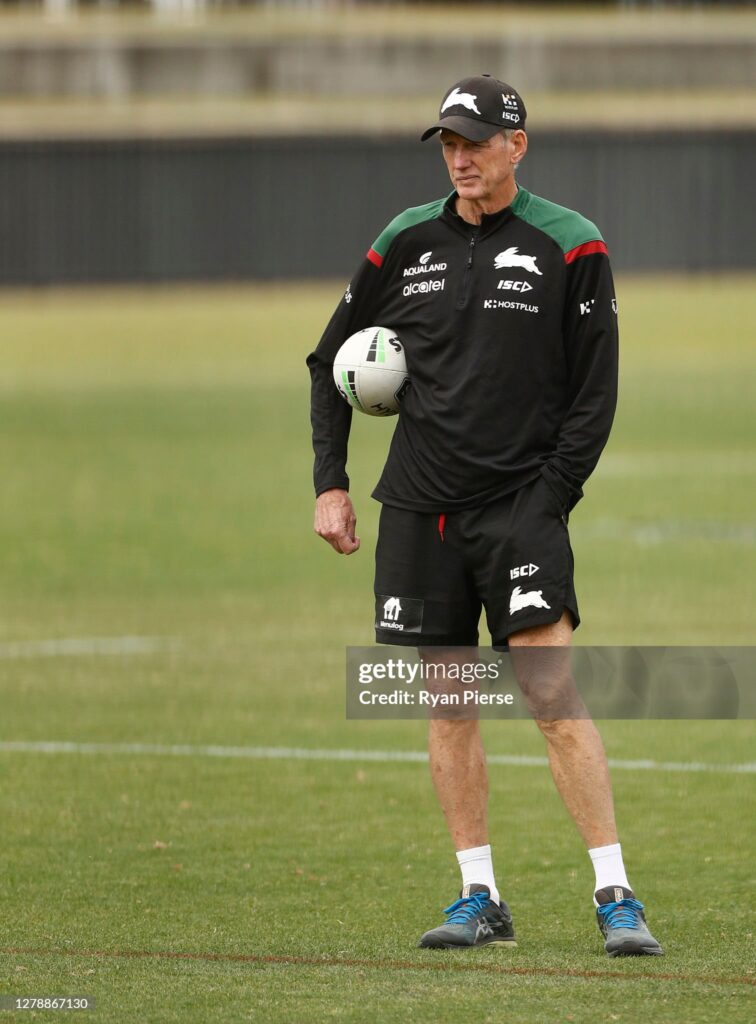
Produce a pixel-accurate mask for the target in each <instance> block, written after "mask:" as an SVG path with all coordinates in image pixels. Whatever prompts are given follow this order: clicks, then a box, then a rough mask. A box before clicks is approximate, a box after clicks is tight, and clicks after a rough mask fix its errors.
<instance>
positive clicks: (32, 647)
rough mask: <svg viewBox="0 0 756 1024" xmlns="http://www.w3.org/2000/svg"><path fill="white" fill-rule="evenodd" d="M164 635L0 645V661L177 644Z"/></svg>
mask: <svg viewBox="0 0 756 1024" xmlns="http://www.w3.org/2000/svg"><path fill="white" fill-rule="evenodd" d="M177 643H178V640H177V639H176V638H174V637H167V636H67V637H59V638H58V639H55V640H18V641H14V642H12V643H4V644H0V661H15V660H16V659H18V658H63V657H69V658H80V657H82V656H91V655H103V654H104V655H124V654H127V655H130V654H154V653H155V652H156V651H164V650H167V649H170V648H173V647H175V646H176V645H177Z"/></svg>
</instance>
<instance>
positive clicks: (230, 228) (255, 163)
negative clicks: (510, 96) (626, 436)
mask: <svg viewBox="0 0 756 1024" xmlns="http://www.w3.org/2000/svg"><path fill="white" fill-rule="evenodd" d="M755 17H756V12H754V9H753V8H752V5H749V4H745V3H743V4H741V5H722V4H718V3H714V2H710V3H704V2H701V3H695V4H692V5H682V4H660V3H632V2H614V3H588V4H584V5H582V6H578V7H573V6H571V5H568V4H564V3H552V4H530V3H489V4H483V5H474V4H454V3H449V4H426V3H419V2H418V3H360V2H353V3H336V2H325V0H323V2H316V0H310V2H305V0H292V2H288V3H287V2H279V3H271V2H260V3H231V2H211V0H152V2H147V0H145V2H143V3H132V4H121V3H118V2H117V0H101V2H86V3H84V2H82V3H76V2H74V0H46V2H44V3H42V2H38V3H32V2H18V3H9V2H5V3H4V4H3V5H2V12H1V16H0V283H2V284H25V283H34V284H51V283H63V282H87V281H99V282H110V281H146V282H152V281H169V280H215V281H223V280H270V279H278V280H285V279H292V278H294V279H302V278H315V277H328V276H339V277H341V276H344V275H349V274H350V273H351V271H352V268H353V267H354V264H355V261H356V260H357V259H358V258H359V257H360V256H361V255H362V253H363V251H364V249H365V247H366V244H367V243H368V242H369V240H370V239H372V238H373V237H374V236H375V235H376V234H377V233H378V231H379V230H380V229H381V227H382V226H383V225H384V223H385V222H386V221H387V220H388V219H389V218H390V217H392V216H393V215H394V213H395V212H396V211H397V210H398V209H403V208H404V207H406V206H410V205H413V204H416V203H419V202H425V201H427V200H428V197H429V196H435V195H438V194H442V193H443V191H444V190H445V188H446V185H447V181H446V178H445V174H444V172H443V168H442V166H441V161H440V160H439V159H438V153H437V151H436V149H435V147H434V145H429V146H428V145H426V146H422V145H420V144H419V143H418V134H419V132H420V130H421V129H422V128H423V127H424V126H425V125H426V124H427V123H428V122H429V119H430V118H433V117H435V113H436V110H437V107H438V104H439V101H440V97H441V96H442V95H443V92H444V91H445V89H446V88H448V86H449V85H450V84H451V83H452V82H454V81H455V80H456V79H458V78H460V77H463V76H464V75H467V74H468V73H479V72H481V71H486V70H487V71H490V72H491V73H493V74H495V75H497V76H498V77H501V78H502V79H503V80H505V81H508V82H510V83H511V84H513V85H514V86H515V87H516V88H517V89H518V90H519V91H520V92H521V93H522V95H523V96H524V98H525V101H526V105H527V108H528V112H529V117H528V130H529V135H530V143H531V146H530V152H529V154H528V158H527V170H526V172H525V167H523V173H524V174H525V173H526V176H527V186H528V187H529V188H530V189H531V190H532V191H535V192H536V193H540V194H543V195H545V196H548V197H549V198H551V199H553V200H554V201H556V202H559V203H562V204H564V205H567V206H572V207H575V208H577V209H579V210H581V211H583V212H584V213H585V214H586V215H587V216H588V217H590V218H591V219H594V220H596V221H597V222H598V223H599V225H600V226H601V228H602V230H603V232H604V234H605V235H606V236H607V237H608V238H609V240H610V252H611V254H612V258H613V262H614V266H615V268H616V269H619V270H658V269H664V270H684V271H688V270H696V271H705V270H725V269H735V268H740V269H743V268H749V267H752V266H753V261H754V258H755V257H754V247H753V237H754V228H755V227H756V224H755V223H754V219H755V215H754V204H753V203H748V202H747V201H746V197H747V195H748V192H749V188H750V187H751V185H752V182H753V181H754V179H756V133H755V132H754V125H755V124H756V102H755V99H754V91H753V83H754V79H755V75H754V68H755V67H756V20H755Z"/></svg>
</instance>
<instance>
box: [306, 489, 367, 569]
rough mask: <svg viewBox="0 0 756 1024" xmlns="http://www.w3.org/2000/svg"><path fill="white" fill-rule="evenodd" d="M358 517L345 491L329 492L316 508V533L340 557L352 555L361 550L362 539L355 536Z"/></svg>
mask: <svg viewBox="0 0 756 1024" xmlns="http://www.w3.org/2000/svg"><path fill="white" fill-rule="evenodd" d="M356 526H357V517H356V516H355V514H354V508H353V507H352V502H351V501H350V500H349V496H348V494H347V493H346V492H345V491H336V490H334V491H327V492H325V493H324V494H322V495H321V496H320V497H319V498H318V501H317V503H316V506H315V533H317V535H318V536H319V537H322V538H323V540H325V541H327V543H328V544H330V545H331V547H332V548H333V550H334V551H336V552H338V553H339V554H340V555H351V554H353V553H354V552H355V551H357V550H359V547H360V539H359V537H356V536H355V528H356Z"/></svg>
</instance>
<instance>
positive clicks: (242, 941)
mask: <svg viewBox="0 0 756 1024" xmlns="http://www.w3.org/2000/svg"><path fill="white" fill-rule="evenodd" d="M753 284H754V281H753V279H752V278H747V277H742V278H736V277H731V276H730V277H727V278H721V279H704V278H700V279H692V280H681V279H674V278H670V279H667V280H662V281H658V280H657V281H652V280H649V279H644V278H625V279H621V280H620V281H619V286H618V295H619V300H620V317H621V329H622V342H623V357H622V398H621V404H620V410H619V413H618V419H617V423H616V427H615V431H614V433H613V436H612V439H611V442H610V445H609V447H608V449H607V452H606V454H605V456H604V458H603V460H602V462H601V464H600V467H599V469H598V470H597V472H596V474H595V477H594V479H593V480H592V481H591V482H590V483H589V484H588V486H587V488H586V499H585V501H584V502H583V503H582V504H581V505H580V506H578V509H577V510H576V511H575V513H574V514H573V517H572V519H571V523H570V528H571V534H572V539H573V547H574V549H575V555H576V562H577V567H578V572H577V581H576V582H577V588H578V595H579V597H580V601H581V611H582V615H583V621H584V624H583V626H582V627H581V629H580V632H579V633H578V634H577V639H578V640H579V641H580V642H583V643H597V644H603V643H606V644H609V643H644V642H645V643H655V644H696V643H717V644H750V643H752V642H753V609H754V607H756V584H755V583H754V581H755V580H756V522H754V508H755V507H756V412H754V410H755V409H756V351H755V350H754V346H753V325H754V321H755V320H756V294H755V292H754V287H753ZM340 288H341V285H339V284H334V285H332V286H330V287H326V286H322V287H314V286H305V285H299V286H291V287H280V288H265V289H263V288H248V289H235V290H231V289H212V290H210V289H202V288H185V289H166V290H155V291H151V292H145V291H137V290H124V291H118V290H112V291H97V292H89V291H84V290H83V291H70V292H57V291H50V292H40V293H31V292H30V293H6V294H5V295H2V296H0V317H2V323H3V339H4V341H3V358H2V360H1V361H0V464H1V465H2V467H3V485H2V489H1V490H0V546H1V549H2V551H3V558H2V560H0V604H1V611H2V614H0V709H1V713H0V829H1V834H2V842H0V896H1V897H2V898H1V899H0V994H5V993H14V994H18V995H35V994H36V995H43V994H58V995H61V994H64V995H76V994H86V995H90V996H94V997H96V999H97V1001H98V1008H97V1010H96V1012H95V1014H93V1018H92V1019H93V1020H98V1021H108V1022H110V1021H113V1022H119V1024H120V1022H124V1024H127V1022H132V1021H133V1022H136V1021H150V1022H174V1021H176V1022H179V1021H181V1022H187V1021H191V1022H195V1021H196V1022H204V1021H210V1020H212V1021H246V1020H253V1021H266V1022H274V1024H276V1022H289V1021H300V1020H309V1021H326V1020H336V1021H354V1022H358V1021H359V1022H362V1021H367V1020H369V1021H378V1022H381V1024H383V1022H394V1021H396V1022H399V1021H402V1022H404V1021H407V1020H412V1021H418V1022H426V1021H427V1022H431V1021H447V1020H448V1021H458V1020H468V1019H469V1020H476V1021H481V1022H484V1021H492V1022H494V1021H497V1022H498V1021H500V1020H502V1019H508V1020H511V1021H513V1022H516V1024H520V1022H523V1024H531V1022H538V1024H540V1022H544V1024H546V1022H553V1021H578V1022H580V1021H591V1022H593V1021H607V1022H610V1021H627V1022H632V1021H635V1020H637V1019H638V1015H639V1012H642V1013H643V1016H644V1017H645V1018H646V1019H649V1020H653V1021H655V1022H656V1021H661V1022H670V1024H672V1022H675V1024H678V1022H680V1021H691V1022H704V1021H715V1020H716V1021H719V1020H721V1019H726V1020H727V1021H728V1022H741V1021H742V1022H745V1021H750V1020H752V1019H753V1014H754V1007H753V999H752V996H753V988H752V983H753V981H754V977H755V975H754V973H753V966H752V965H753V948H752V947H753V943H752V932H751V929H752V916H751V913H750V908H751V907H752V899H753V890H752V888H750V886H751V885H752V873H753V871H752V865H753V856H752V851H753V841H754V827H753V778H754V776H753V774H752V772H747V771H732V770H731V768H732V766H737V765H743V764H751V763H752V762H753V761H754V760H756V759H755V758H754V728H753V724H752V723H750V722H613V723H606V725H605V726H604V727H603V729H602V731H603V733H604V736H605V740H606V743H607V748H608V752H609V755H610V757H611V758H613V759H645V758H650V759H654V760H656V761H658V762H679V763H682V764H689V765H690V767H691V769H692V770H688V771H679V770H678V771H672V770H669V769H667V768H665V767H664V766H663V765H661V766H660V767H658V768H656V769H651V770H643V771H640V770H637V771H633V770H630V769H628V768H617V769H616V771H615V773H614V786H615V792H616V798H617V803H618V817H619V823H620V830H621V835H622V839H623V844H624V848H625V853H626V860H627V863H628V869H629V873H630V879H631V882H633V884H634V885H635V887H636V888H637V889H638V891H639V893H640V895H641V897H642V898H643V899H644V900H645V901H646V902H647V904H648V906H649V915H650V922H651V925H652V930H653V931H654V932H655V933H657V934H658V936H659V938H660V939H661V940H662V941H663V943H664V945H665V947H666V949H667V955H666V957H664V958H660V959H658V960H657V959H653V960H652V959H648V960H640V961H616V960H609V959H607V958H606V957H605V956H604V954H603V950H602V948H601V943H600V937H599V934H598V931H597V930H596V928H595V924H594V921H593V915H592V907H591V903H590V894H591V883H592V873H591V871H590V863H589V861H588V858H587V856H586V855H585V852H584V851H583V850H582V849H581V845H580V842H579V839H578V837H577V834H576V833H575V832H574V829H573V827H572V825H571V823H570V822H569V820H568V818H567V816H566V813H565V812H564V810H563V809H562V807H561V805H560V803H559V801H558V798H557V797H556V795H555V792H554V790H553V786H552V784H551V781H550V778H549V776H548V772H547V770H546V769H545V768H544V767H541V766H539V765H530V766H526V765H524V764H511V765H509V766H507V765H503V764H499V765H492V768H491V794H492V832H493V836H492V841H493V843H494V852H495V860H496V865H497V874H498V876H499V877H500V885H501V886H502V888H503V891H504V894H505V896H506V898H507V899H508V900H509V901H510V903H511V904H512V906H513V911H514V914H515V922H516V925H517V928H518V932H519V938H520V945H519V947H518V949H517V950H514V951H509V952H508V953H507V954H506V955H502V954H500V953H495V952H493V950H484V951H478V953H477V954H472V955H467V954H461V955H459V956H454V957H452V956H446V955H443V954H442V955H440V956H439V955H433V954H431V953H429V952H426V951H421V950H417V949H415V948H414V946H415V942H416V940H417V937H418V935H419V933H420V932H422V931H423V930H425V929H426V928H428V927H431V926H432V925H433V924H436V923H439V922H440V920H441V915H440V908H441V907H442V906H444V905H445V903H446V902H451V900H452V898H453V896H454V892H455V890H456V888H457V886H458V880H457V872H456V867H455V863H454V858H453V854H452V852H451V849H450V847H449V842H448V839H447V837H446V835H445V831H444V828H443V825H442V821H441V817H440V813H439V812H438V811H437V809H436V806H435V803H434V799H433V797H432V794H431V790H430V783H429V781H428V779H427V768H426V767H425V766H424V765H422V764H419V763H417V762H413V761H391V760H389V759H388V758H384V759H380V758H379V757H378V756H377V755H375V752H376V751H386V752H389V753H390V752H404V753H411V752H413V751H422V749H423V747H424V731H423V725H422V723H419V722H347V721H346V720H345V717H344V693H343V661H344V647H345V645H346V644H369V643H371V641H372V635H371V625H372V597H371V587H372V545H373V542H374V539H375V533H376V523H377V511H378V508H377V506H376V504H375V502H373V501H371V499H370V498H369V492H370V489H371V487H372V484H373V483H374V481H375V479H376V478H377V475H378V472H379V469H380V466H381V461H382V457H383V454H384V452H385V449H386V446H387V442H388V438H389V436H390V429H391V426H390V423H388V422H373V421H368V420H367V419H362V418H359V417H357V418H356V419H355V425H354V431H353V442H352V461H351V464H350V470H351V474H352V481H353V496H354V499H355V503H356V505H357V512H358V516H359V533H360V535H361V537H362V542H363V550H362V551H361V552H360V553H359V554H357V555H356V556H354V557H352V558H349V559H344V558H338V557H336V555H335V554H334V553H333V552H332V551H331V550H330V549H329V548H327V547H326V545H325V544H323V543H322V542H321V541H319V540H317V538H315V537H314V536H313V535H312V532H311V517H312V498H311V489H310V461H311V460H310V449H309V436H308V411H307V379H306V372H305V368H304V356H305V355H306V353H307V351H309V349H310V347H311V346H312V344H313V343H314V341H315V340H316V338H317V335H318V333H319V331H320V328H321V326H322V325H323V323H324V322H325V320H326V319H327V317H328V315H329V313H330V309H331V307H332V305H333V304H334V303H335V301H336V299H337V297H338V295H339V293H340ZM103 638H111V639H112V646H110V647H109V646H108V645H107V644H106V643H103ZM124 638H132V639H131V640H128V639H124ZM149 638H151V639H149ZM75 639H78V641H80V642H79V644H78V646H77V644H76V643H74V642H73V641H74V640H75ZM55 640H57V641H58V645H57V646H56V645H55V644H50V643H48V644H47V645H45V643H44V642H46V641H55ZM98 640H99V642H100V646H99V648H98V646H97V642H96V641H98ZM119 652H120V653H119ZM485 726H486V737H487V746H488V749H489V751H490V752H491V753H496V754H500V755H504V754H506V755H536V756H540V755H542V754H543V745H542V741H541V739H540V737H539V735H538V734H537V731H536V729H535V727H534V726H532V724H531V723H527V722H516V723H503V722H488V723H485ZM46 742H58V743H64V742H68V743H71V744H73V745H74V746H73V747H72V748H70V749H67V750H64V749H61V748H50V749H48V750H44V749H42V748H41V747H40V746H39V744H43V743H46ZM13 744H16V746H15V747H14V746H13ZM24 744H25V746H23V745H24ZM35 744H36V746H35ZM77 744H78V745H82V744H100V745H101V746H98V747H90V748H86V747H82V746H78V747H77V746H76V745H77ZM118 744H124V745H129V744H131V745H140V746H132V747H120V748H119V747H118V746H117V745H118ZM150 745H151V746H150ZM175 745H181V746H182V748H183V749H182V750H176V749H175ZM172 746H173V747H174V749H169V748H171V747H172ZM277 747H285V748H294V750H298V751H309V752H313V753H311V755H310V759H304V758H303V757H295V756H293V755H291V754H290V755H289V756H277V757H264V756H262V754H264V753H265V749H268V748H277ZM208 748H212V749H208ZM229 748H243V749H235V750H231V749H229ZM261 748H265V749H261ZM344 750H351V751H357V752H360V751H361V752H365V759H362V760H360V759H359V758H358V757H357V756H356V755H355V758H354V759H338V758H336V757H335V756H332V757H328V756H323V755H324V752H327V751H344ZM371 753H372V754H373V756H374V759H372V760H370V759H367V758H368V757H369V755H370V754H371ZM315 755H320V756H317V757H316V756H315ZM702 766H706V770H702ZM17 1016H18V1019H19V1020H21V1019H26V1018H27V1017H31V1018H32V1019H42V1018H44V1019H48V1018H49V1017H50V1016H51V1015H50V1014H46V1013H41V1012H40V1013H37V1014H36V1015H35V1014H28V1013H27V1014H23V1015H22V1014H18V1015H17ZM0 1019H2V1020H5V1019H8V1020H11V1019H14V1015H13V1014H11V1013H7V1014H5V1015H2V1014H0ZM87 1019H88V1018H87Z"/></svg>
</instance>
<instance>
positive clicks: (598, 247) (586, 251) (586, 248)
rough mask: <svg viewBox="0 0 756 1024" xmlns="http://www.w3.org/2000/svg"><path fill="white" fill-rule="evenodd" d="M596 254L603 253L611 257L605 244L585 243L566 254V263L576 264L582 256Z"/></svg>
mask: <svg viewBox="0 0 756 1024" xmlns="http://www.w3.org/2000/svg"><path fill="white" fill-rule="evenodd" d="M594 252H603V253H604V254H605V255H607V256H608V255H609V250H608V249H607V247H606V245H605V243H604V242H599V241H595V242H583V244H582V245H576V246H575V248H574V249H570V251H569V252H566V253H565V254H564V262H565V263H574V262H575V260H579V259H580V257H581V256H590V255H591V254H592V253H594Z"/></svg>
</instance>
